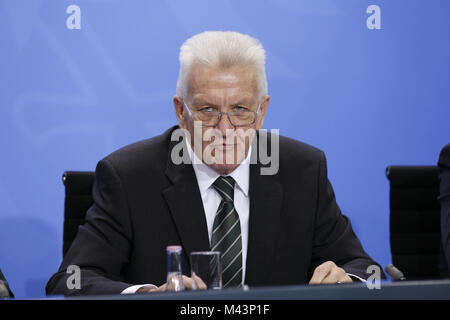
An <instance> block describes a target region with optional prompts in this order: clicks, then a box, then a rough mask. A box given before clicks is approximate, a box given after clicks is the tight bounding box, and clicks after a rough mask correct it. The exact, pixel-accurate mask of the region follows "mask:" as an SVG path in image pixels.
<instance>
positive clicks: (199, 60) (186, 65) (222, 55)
mask: <svg viewBox="0 0 450 320" xmlns="http://www.w3.org/2000/svg"><path fill="white" fill-rule="evenodd" d="M265 63H266V52H265V51H264V48H263V47H262V45H261V43H260V42H259V41H258V40H257V39H255V38H253V37H251V36H249V35H246V34H242V33H238V32H232V31H205V32H202V33H199V34H197V35H195V36H193V37H191V38H189V39H187V40H186V41H185V42H184V43H183V45H182V46H181V48H180V73H179V75H178V82H177V96H179V97H185V96H186V94H187V79H188V75H189V72H190V70H191V67H192V65H194V64H201V65H206V66H209V67H231V66H236V65H251V66H254V68H255V71H256V76H257V87H258V88H257V89H258V94H259V96H260V98H262V97H264V96H265V95H267V79H266V68H265Z"/></svg>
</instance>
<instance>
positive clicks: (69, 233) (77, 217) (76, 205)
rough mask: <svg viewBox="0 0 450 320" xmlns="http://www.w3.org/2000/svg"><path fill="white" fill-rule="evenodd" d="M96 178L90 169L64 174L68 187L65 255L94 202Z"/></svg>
mask: <svg viewBox="0 0 450 320" xmlns="http://www.w3.org/2000/svg"><path fill="white" fill-rule="evenodd" d="M94 179H95V172H90V171H66V172H64V174H63V177H62V180H63V183H64V186H65V188H66V197H65V201H64V234H63V257H64V256H65V255H66V253H67V251H68V250H69V248H70V246H71V245H72V241H73V240H74V239H75V236H76V235H77V232H78V227H79V226H80V225H82V224H83V223H84V219H85V216H86V211H87V210H88V209H89V207H90V206H91V205H92V203H93V200H92V185H93V184H94Z"/></svg>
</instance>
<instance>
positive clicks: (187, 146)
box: [47, 32, 383, 295]
mask: <svg viewBox="0 0 450 320" xmlns="http://www.w3.org/2000/svg"><path fill="white" fill-rule="evenodd" d="M269 101H270V98H269V96H268V92H267V81H266V74H265V51H264V49H263V48H262V46H261V44H260V43H259V42H258V41H257V40H256V39H254V38H252V37H250V36H248V35H243V34H240V33H236V32H204V33H201V34H198V35H196V36H194V37H192V38H190V39H188V40H187V41H186V42H185V43H184V44H183V46H182V47H181V50H180V73H179V78H178V83H177V95H176V96H175V97H174V99H173V103H174V107H175V114H176V117H177V120H178V125H179V127H173V128H170V129H169V130H168V131H166V132H165V133H163V134H162V135H160V136H157V137H154V138H151V139H148V140H144V141H141V142H138V143H135V144H132V145H130V146H127V147H125V148H122V149H120V150H118V151H116V152H114V153H112V154H111V155H109V156H107V157H106V158H104V159H103V160H101V161H100V162H99V163H98V165H97V169H96V181H95V184H94V190H93V198H94V204H93V206H92V207H91V208H90V209H89V210H88V212H87V215H86V222H85V224H84V225H83V226H81V227H80V228H79V231H78V234H77V237H76V239H75V240H74V242H73V244H72V246H71V248H70V250H69V251H68V253H67V254H66V256H65V259H64V261H63V262H62V265H61V267H60V269H59V271H58V273H56V274H55V275H54V276H53V277H52V278H51V279H50V280H49V282H48V284H47V293H48V294H56V293H63V294H66V295H70V294H118V293H135V292H152V291H163V290H164V289H165V285H164V282H165V280H166V264H165V261H166V256H165V255H166V252H165V248H166V246H168V245H174V244H179V245H181V246H182V247H183V268H184V269H183V273H184V274H185V275H186V274H190V272H189V259H188V257H189V253H190V252H193V251H208V250H216V251H220V252H221V254H222V269H223V274H222V277H223V284H224V287H239V286H241V285H243V284H246V285H248V286H250V287H252V286H265V285H266V286H269V285H293V284H307V283H310V284H328V283H329V284H332V283H344V282H352V281H353V280H356V279H358V280H357V281H360V280H362V281H364V279H367V277H368V276H369V274H367V273H366V270H367V268H368V266H370V265H376V263H375V262H374V261H373V260H372V259H371V258H370V257H369V256H368V255H367V253H365V252H364V250H363V248H362V246H361V244H360V242H359V240H358V239H357V238H356V236H355V234H354V233H353V230H352V227H351V224H350V221H349V220H348V219H347V218H346V217H345V216H344V215H342V214H341V212H340V210H339V207H338V205H337V203H336V200H335V197H334V192H333V189H332V187H331V184H330V182H329V181H328V178H327V167H326V160H325V156H324V153H323V152H322V151H320V150H318V149H316V148H314V147H312V146H309V145H306V144H304V143H302V142H299V141H295V140H292V139H289V138H285V137H282V136H278V135H267V134H263V133H262V132H261V131H259V130H260V129H261V128H262V126H263V123H264V117H265V115H266V110H267V108H268V106H269ZM180 130H183V131H182V134H180ZM177 137H181V138H182V140H181V142H180V141H179V140H177ZM264 140H266V141H264ZM259 142H263V143H259ZM258 146H270V147H268V148H267V149H265V148H264V147H262V148H259V149H258ZM269 150H270V155H271V157H272V161H273V162H274V163H276V165H275V166H274V167H275V170H272V172H270V170H269V172H267V171H266V172H264V171H263V168H264V165H265V164H267V161H266V162H265V163H263V162H264V161H261V160H262V156H263V155H266V156H267V154H266V152H268V151H269ZM262 151H263V152H262ZM261 152H262V153H261ZM180 159H181V160H182V161H180ZM72 264H73V265H77V266H79V267H80V268H81V288H80V289H68V288H67V285H66V281H67V277H68V276H70V274H67V273H66V268H67V267H68V266H69V265H72ZM381 274H382V272H381ZM382 276H383V274H382ZM184 280H185V285H186V287H187V288H188V289H190V288H191V286H192V281H193V280H192V279H191V278H189V277H187V276H185V277H184Z"/></svg>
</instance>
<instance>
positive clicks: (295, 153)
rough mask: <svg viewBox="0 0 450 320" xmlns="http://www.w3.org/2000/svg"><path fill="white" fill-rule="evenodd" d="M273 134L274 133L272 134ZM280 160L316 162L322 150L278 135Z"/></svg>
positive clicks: (321, 155)
mask: <svg viewBox="0 0 450 320" xmlns="http://www.w3.org/2000/svg"><path fill="white" fill-rule="evenodd" d="M272 136H274V135H272ZM278 139H279V146H280V149H279V150H280V160H285V161H287V162H298V161H301V162H304V161H306V162H314V163H315V162H317V161H320V159H321V158H322V157H323V154H324V153H323V151H322V150H320V149H319V148H317V147H314V146H312V145H310V144H308V143H306V142H303V141H300V140H296V139H294V138H289V137H286V136H282V135H279V136H278Z"/></svg>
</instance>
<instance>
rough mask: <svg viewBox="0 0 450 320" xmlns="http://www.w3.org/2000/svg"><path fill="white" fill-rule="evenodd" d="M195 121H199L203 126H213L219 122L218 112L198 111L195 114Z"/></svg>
mask: <svg viewBox="0 0 450 320" xmlns="http://www.w3.org/2000/svg"><path fill="white" fill-rule="evenodd" d="M195 116H196V118H197V120H199V121H201V122H202V123H203V125H206V126H215V125H216V124H217V122H218V120H219V113H218V112H211V111H209V112H207V111H199V112H197V113H196V114H195Z"/></svg>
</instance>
